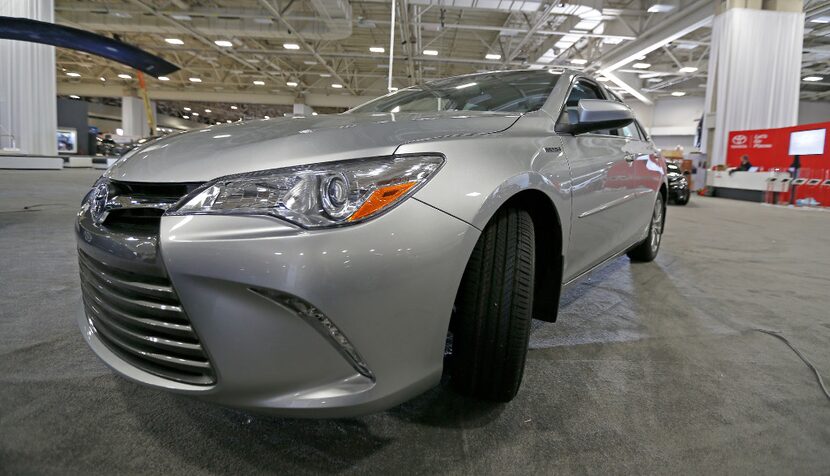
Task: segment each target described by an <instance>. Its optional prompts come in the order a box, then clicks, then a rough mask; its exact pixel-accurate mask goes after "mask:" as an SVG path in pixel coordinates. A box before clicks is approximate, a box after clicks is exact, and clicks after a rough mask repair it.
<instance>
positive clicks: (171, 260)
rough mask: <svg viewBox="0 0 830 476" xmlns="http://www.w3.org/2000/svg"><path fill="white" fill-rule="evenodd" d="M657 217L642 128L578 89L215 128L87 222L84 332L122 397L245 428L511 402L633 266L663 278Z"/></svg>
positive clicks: (495, 84)
mask: <svg viewBox="0 0 830 476" xmlns="http://www.w3.org/2000/svg"><path fill="white" fill-rule="evenodd" d="M665 202H666V179H665V164H664V162H663V161H662V159H660V158H659V156H658V155H657V154H656V150H655V148H654V146H653V144H652V143H651V141H650V140H649V138H648V136H647V135H646V133H645V132H644V131H643V129H642V127H641V126H640V125H639V124H638V123H637V122H636V120H635V119H634V117H633V115H632V112H631V110H630V109H629V108H628V107H627V106H626V105H625V104H623V103H622V102H621V101H620V100H619V98H618V97H617V96H615V95H614V94H613V93H611V92H610V91H608V90H607V89H606V88H605V87H603V86H602V85H601V84H599V83H596V82H594V81H593V80H592V79H590V78H589V77H586V76H583V75H581V74H579V73H576V72H573V71H568V70H539V71H506V72H494V73H483V74H476V75H467V76H460V77H455V78H450V79H445V80H441V81H435V82H431V83H428V84H425V85H422V86H416V87H412V88H408V89H403V90H400V91H398V92H395V93H393V94H389V95H386V96H383V97H381V98H378V99H376V100H373V101H371V102H368V103H366V104H364V105H362V106H359V107H357V108H355V109H352V110H351V111H348V112H346V113H343V114H339V115H333V116H317V117H308V118H298V117H294V118H285V119H271V120H257V121H249V122H243V123H237V124H229V125H221V126H215V127H214V126H211V127H208V128H206V129H201V130H197V131H193V132H188V133H183V134H178V135H173V136H168V137H166V138H164V139H161V140H157V141H153V142H150V143H148V144H145V145H144V146H142V147H140V148H138V149H136V150H134V151H132V152H131V153H130V154H128V155H127V156H125V157H123V158H122V159H120V160H119V161H118V162H116V163H115V164H114V165H113V166H112V167H111V168H110V169H109V170H108V171H107V172H106V173H105V174H104V176H103V177H102V178H101V179H100V180H99V181H98V182H97V183H96V185H95V187H94V188H93V189H92V190H91V191H90V193H89V194H88V195H87V197H86V198H85V199H84V202H83V205H82V207H81V209H80V211H79V213H78V218H77V225H76V231H77V237H78V254H79V262H80V272H81V286H82V291H83V304H84V306H83V307H84V308H83V309H82V310H80V312H79V322H80V326H81V329H82V331H83V335H84V337H85V338H86V341H87V342H88V344H89V345H90V347H91V348H92V349H93V350H94V351H95V353H96V354H98V356H99V357H101V358H102V359H103V360H104V361H105V362H106V363H107V364H109V365H110V366H111V367H112V368H113V369H115V370H116V371H117V372H118V373H120V374H122V375H124V376H125V377H127V378H129V379H131V380H134V381H136V382H139V383H142V384H146V385H150V386H154V387H158V388H162V389H166V390H170V391H173V392H178V393H183V394H188V395H193V396H196V397H201V398H204V399H206V400H210V401H214V402H218V403H220V404H224V405H230V406H234V407H240V408H246V409H256V410H267V411H271V412H274V413H278V414H285V415H291V416H315V417H318V416H319V417H341V416H350V415H359V414H365V413H370V412H376V411H379V410H383V409H386V408H388V407H391V406H394V405H396V404H399V403H401V402H403V401H405V400H407V399H410V398H412V397H414V396H416V395H418V394H419V393H421V392H423V391H425V390H427V389H429V388H431V387H433V386H435V385H437V384H438V383H439V381H440V380H441V378H442V375H443V374H445V375H446V376H447V377H448V379H449V382H450V385H452V386H453V387H454V388H455V389H456V390H457V391H459V392H461V393H463V394H467V395H472V396H475V397H479V398H483V399H489V400H496V401H508V400H510V399H512V398H513V397H514V396H515V395H516V392H517V391H518V389H519V385H520V383H521V380H522V372H523V369H524V365H525V355H526V353H527V341H528V333H529V330H530V322H531V318H535V319H541V320H545V321H554V320H555V319H556V315H557V308H558V304H559V295H560V292H561V289H562V288H563V286H567V285H568V284H570V283H572V282H574V281H575V280H577V279H578V278H579V277H580V276H582V275H584V274H586V273H588V272H590V271H591V270H592V269H594V268H596V267H598V266H600V265H602V264H603V263H605V262H607V261H609V260H611V259H613V258H615V257H617V256H619V255H621V254H624V253H628V256H629V257H630V258H631V259H632V260H636V261H650V260H652V259H654V257H655V255H656V254H657V251H658V248H659V246H660V237H661V233H662V231H663V222H664V211H665V206H664V205H665Z"/></svg>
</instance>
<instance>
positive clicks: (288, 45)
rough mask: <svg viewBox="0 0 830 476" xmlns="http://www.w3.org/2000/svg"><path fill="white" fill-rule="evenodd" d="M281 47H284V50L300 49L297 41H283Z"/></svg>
mask: <svg viewBox="0 0 830 476" xmlns="http://www.w3.org/2000/svg"><path fill="white" fill-rule="evenodd" d="M282 47H283V48H285V49H286V50H299V49H300V45H298V44H297V43H283V44H282Z"/></svg>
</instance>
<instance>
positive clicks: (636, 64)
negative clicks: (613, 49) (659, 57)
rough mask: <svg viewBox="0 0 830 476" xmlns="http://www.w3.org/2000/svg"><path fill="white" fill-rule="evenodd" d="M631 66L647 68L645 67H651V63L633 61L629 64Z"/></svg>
mask: <svg viewBox="0 0 830 476" xmlns="http://www.w3.org/2000/svg"><path fill="white" fill-rule="evenodd" d="M631 67H632V68H637V69H647V68H651V64H650V63H634V64H632V65H631Z"/></svg>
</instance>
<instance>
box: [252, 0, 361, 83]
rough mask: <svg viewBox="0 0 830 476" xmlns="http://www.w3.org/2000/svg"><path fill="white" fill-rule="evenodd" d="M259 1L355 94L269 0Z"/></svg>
mask: <svg viewBox="0 0 830 476" xmlns="http://www.w3.org/2000/svg"><path fill="white" fill-rule="evenodd" d="M259 3H260V5H262V6H263V7H265V9H266V10H268V11H269V12H270V13H271V16H272V17H274V18H275V19H276V20H277V21H279V22H280V23H282V24H283V26H285V27H286V28H287V29H288V30H289V31H292V32H294V37H295V38H296V40H297V42H298V43H300V44H301V45H302V46H303V48H305V49H306V50H308V51H309V52H310V53H311V54H312V55H313V56H314V58H316V59H317V61H318V62H319V63H320V64H321V65H322V66H323V67H324V68H326V70H327V71H328V72H329V73H331V75H332V76H334V77H335V78H336V79H337V80H338V81H340V84H342V85H343V87H344V88H346V89H348V90H349V91H351V92H352V93H353V94H357V91H355V89H354V88H353V87H352V86H351V84H349V82H348V81H346V80H345V79H343V77H342V76H340V73H338V72H337V71H336V70H335V69H334V68H332V67H331V66H330V65H329V64H328V63H327V62H326V60H325V59H323V57H322V56H320V54H319V53H318V52H317V50H316V49H315V48H314V46H313V45H312V44H311V43H309V42H308V41H306V39H305V38H303V35H302V34H300V32H299V31H297V30H295V29H294V27H293V26H291V23H289V22H288V20H286V19H285V17H284V16H283V15H282V13H280V11H279V10H277V9H276V7H274V5H272V4H271V2H269V1H268V0H259Z"/></svg>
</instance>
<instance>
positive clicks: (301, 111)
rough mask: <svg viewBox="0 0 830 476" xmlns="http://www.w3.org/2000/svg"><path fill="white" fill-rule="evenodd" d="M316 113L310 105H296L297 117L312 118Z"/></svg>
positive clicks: (295, 113)
mask: <svg viewBox="0 0 830 476" xmlns="http://www.w3.org/2000/svg"><path fill="white" fill-rule="evenodd" d="M312 112H314V110H313V109H311V108H310V107H309V106H308V104H294V115H295V116H303V117H306V116H311V113H312Z"/></svg>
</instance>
